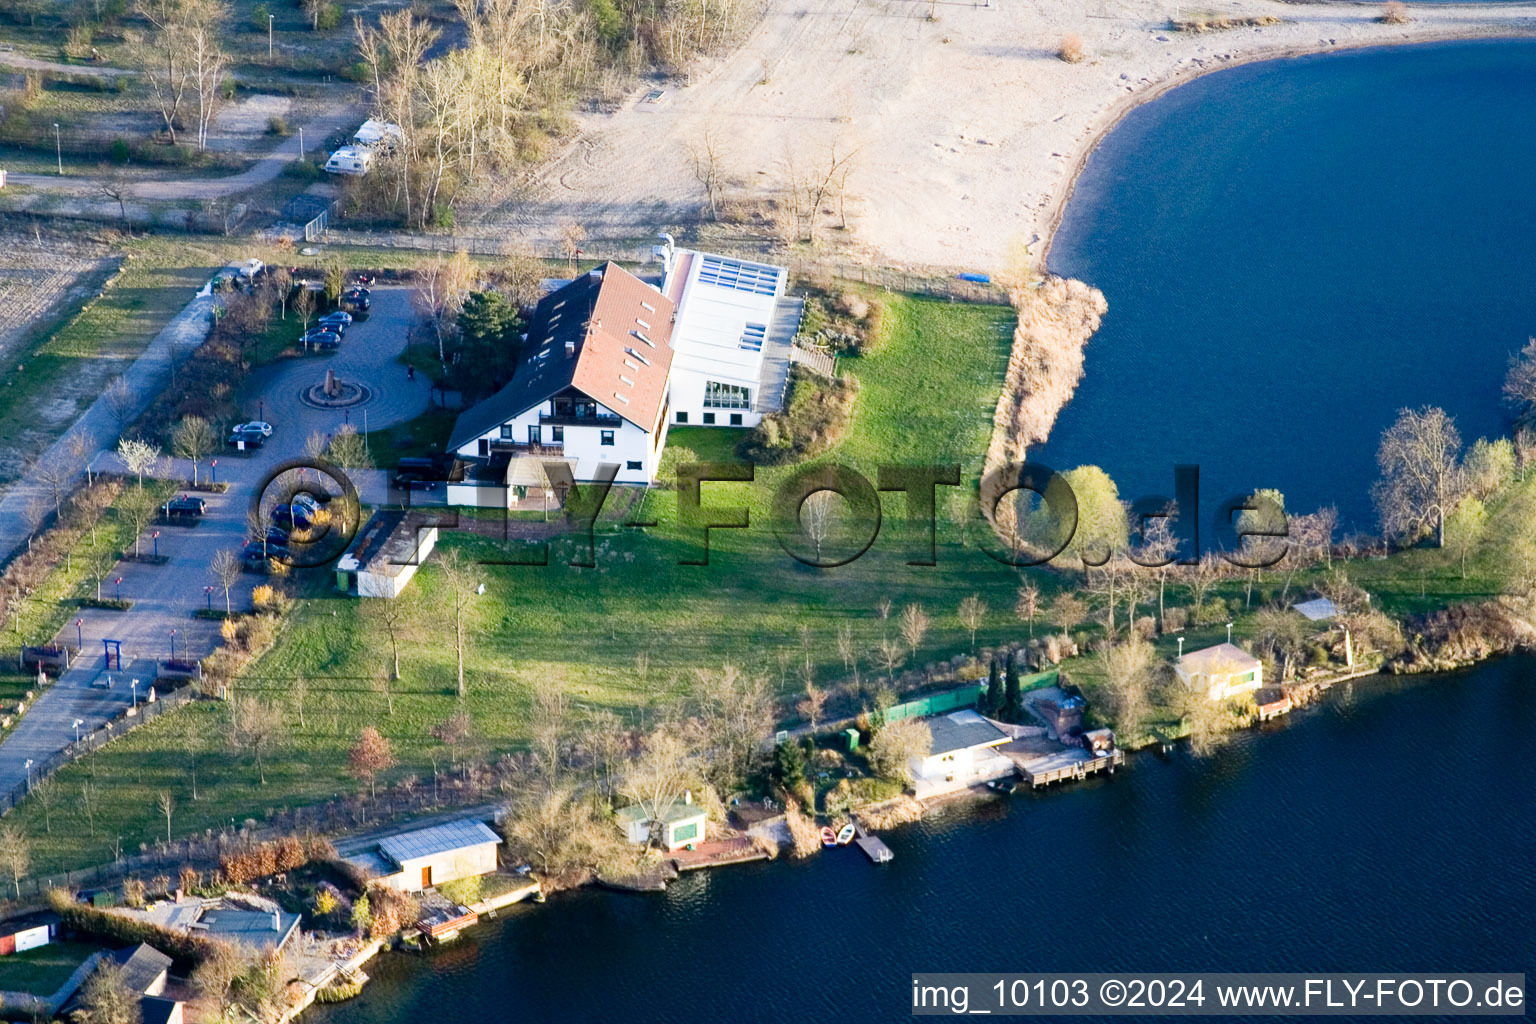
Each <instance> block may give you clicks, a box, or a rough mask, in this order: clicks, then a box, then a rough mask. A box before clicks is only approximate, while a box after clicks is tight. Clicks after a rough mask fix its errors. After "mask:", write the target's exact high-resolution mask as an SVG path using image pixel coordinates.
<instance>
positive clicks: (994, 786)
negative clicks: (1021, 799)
mask: <svg viewBox="0 0 1536 1024" xmlns="http://www.w3.org/2000/svg"><path fill="white" fill-rule="evenodd" d="M1017 787H1018V783H1017V782H1016V781H1015V780H1013V779H993V780H992V781H991V782H989V783H987V788H988V789H990V790H994V791H996V792H998V793H1012V792H1013V791H1014V789H1015V788H1017Z"/></svg>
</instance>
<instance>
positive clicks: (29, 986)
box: [0, 941, 100, 996]
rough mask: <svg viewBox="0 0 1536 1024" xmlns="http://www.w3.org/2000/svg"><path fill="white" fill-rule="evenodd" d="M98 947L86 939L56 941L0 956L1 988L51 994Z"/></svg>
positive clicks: (9, 990)
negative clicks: (85, 940) (80, 940)
mask: <svg viewBox="0 0 1536 1024" xmlns="http://www.w3.org/2000/svg"><path fill="white" fill-rule="evenodd" d="M99 948H100V947H98V946H93V945H91V944H89V943H86V942H63V941H55V942H50V943H48V945H46V946H39V947H38V948H36V949H28V950H25V951H23V952H21V953H12V954H10V955H9V956H4V957H0V990H3V991H6V992H30V993H32V994H33V995H39V996H51V995H53V993H54V992H56V991H58V988H59V986H60V985H62V984H64V983H65V982H66V981H68V980H69V976H70V975H71V974H73V973H75V968H77V967H79V966H80V965H81V964H82V963H84V962H85V958H86V957H88V956H90V955H91V954H92V953H94V952H96V950H97V949H99Z"/></svg>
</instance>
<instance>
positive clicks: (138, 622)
mask: <svg viewBox="0 0 1536 1024" xmlns="http://www.w3.org/2000/svg"><path fill="white" fill-rule="evenodd" d="M183 315H186V314H183ZM203 315H204V316H205V317H206V315H207V314H206V307H203ZM414 318H415V314H414V313H413V312H412V310H411V304H410V292H409V290H407V289H405V288H376V289H374V291H373V315H372V316H371V317H370V318H369V319H368V320H366V321H361V322H359V323H357V324H355V325H354V326H353V327H352V329H351V330H350V331H348V332H347V336H346V340H345V341H344V342H343V343H342V346H341V349H340V350H339V351H337V352H336V353H334V354H332V355H329V356H311V357H307V358H302V359H290V360H283V361H281V362H279V363H276V364H273V365H271V366H268V367H266V368H264V369H263V370H261V371H259V372H258V373H257V374H255V375H253V376H252V378H251V380H250V382H249V384H248V386H247V388H246V393H247V396H248V398H247V399H246V401H245V403H244V408H243V410H242V412H243V414H244V415H245V416H247V417H249V418H251V419H255V418H257V415H258V413H259V414H260V415H261V416H262V417H263V418H265V419H266V420H267V421H268V422H270V423H272V424H273V427H274V432H273V435H272V439H271V440H270V441H269V442H268V443H267V445H266V446H265V447H264V448H262V449H260V450H259V451H256V452H252V453H249V454H245V455H239V454H235V453H232V452H227V453H226V454H223V455H220V456H219V465H218V469H217V471H216V472H217V479H218V480H219V481H221V482H227V483H229V484H230V488H229V491H228V492H226V493H224V494H206V495H204V497H205V498H206V499H207V501H208V513H207V515H206V516H204V518H203V520H202V521H201V522H200V523H199V524H198V525H197V526H195V527H176V526H164V527H158V529H159V530H160V540H159V544H160V548H159V550H160V553H161V554H162V555H165V556H167V557H169V559H170V561H169V562H168V563H167V564H165V565H147V564H142V563H137V562H124V563H119V564H118V566H117V567H116V568H115V569H114V570H113V571H112V573H111V575H110V576H109V579H110V580H115V579H116V578H117V577H118V576H121V577H122V579H123V583H122V595H123V597H124V598H126V599H128V600H131V601H133V602H134V605H133V608H132V609H131V610H130V611H127V612H113V611H107V610H105V609H82V611H81V613H80V615H79V618H80V620H81V625H80V627H79V629H78V631H77V629H76V627H75V625H74V623H73V621H72V622H71V623H70V624H69V625H68V626H66V627H65V628H64V630H62V631H61V633H60V637H61V638H62V639H64V640H67V641H68V642H70V643H74V642H75V641H76V639H77V636H79V637H83V641H84V647H83V649H84V652H85V654H84V656H83V657H81V658H80V659H78V660H77V661H76V663H75V665H73V666H72V667H71V668H70V669H69V670H68V671H67V672H65V673H64V676H63V678H61V679H60V680H59V682H58V683H57V684H55V685H54V686H53V687H52V688H50V689H48V690H46V691H44V692H43V694H42V695H41V696H40V697H39V698H38V700H37V702H36V704H34V705H33V707H31V708H30V709H28V711H27V713H26V714H25V715H23V716H22V718H21V721H20V722H18V723H17V726H16V729H15V731H14V732H12V733H11V735H10V736H9V737H8V738H7V739H6V740H5V742H4V743H3V744H0V792H4V791H6V790H8V789H10V788H11V787H12V786H15V785H17V784H19V783H20V782H22V781H23V780H25V778H26V767H25V762H26V760H27V759H28V758H31V759H32V760H34V761H41V760H42V759H43V758H45V757H47V756H49V755H50V754H52V753H53V752H54V751H57V750H61V749H63V748H64V747H65V746H66V745H67V744H68V743H69V742H70V741H71V740H72V739H73V736H74V734H73V730H72V728H71V725H70V723H71V722H72V721H73V720H74V719H75V718H81V719H84V720H85V722H86V725H85V726H82V727H81V732H82V734H84V732H85V731H86V729H92V728H98V727H100V726H101V725H102V724H104V723H105V722H107V721H108V720H110V719H111V718H112V717H114V716H116V715H117V714H118V713H119V712H120V711H121V710H122V708H123V706H124V705H126V704H127V702H128V700H129V694H128V692H127V691H126V690H125V689H123V687H122V686H121V685H119V687H118V688H117V689H116V690H102V689H93V688H92V687H91V685H90V684H91V681H92V680H93V679H95V678H96V677H97V676H98V675H99V674H100V673H101V672H102V670H103V667H104V664H103V661H104V659H103V655H102V643H101V642H102V640H103V638H111V639H115V640H119V641H121V643H122V653H123V659H124V661H125V663H126V662H127V661H128V660H129V659H131V658H166V657H169V656H170V631H171V630H172V629H174V630H176V631H177V635H176V653H177V657H187V656H191V657H196V658H201V657H203V656H204V655H206V654H207V653H208V652H209V651H211V650H212V649H213V647H214V645H215V644H216V643H217V641H218V628H217V626H218V624H217V623H216V622H213V621H208V620H200V619H196V618H194V617H193V615H194V613H195V612H196V610H197V609H199V608H203V607H205V606H206V605H207V603H208V600H209V598H208V595H207V594H206V593H205V589H204V588H206V587H207V586H209V585H210V584H212V583H213V580H212V579H211V578H210V576H209V574H208V564H209V562H210V561H211V560H212V559H213V556H214V555H215V554H216V553H217V552H219V551H220V550H224V549H234V550H238V549H239V548H240V547H241V545H242V544H244V542H245V539H246V510H247V509H248V508H249V507H250V503H251V499H252V497H253V496H254V494H255V489H256V486H257V484H259V483H260V482H261V481H262V479H263V478H264V477H265V476H266V474H267V473H268V472H269V471H270V470H271V469H272V468H273V467H274V466H276V465H277V464H278V463H280V462H283V461H284V460H286V459H291V458H296V457H298V456H300V455H302V454H303V451H304V442H305V439H306V438H308V437H309V435H310V434H311V433H313V432H314V431H320V432H322V433H332V432H334V431H336V430H337V429H339V428H340V427H341V426H342V425H343V423H345V422H348V421H349V420H350V422H352V423H355V424H360V423H361V422H362V419H363V411H364V410H366V411H367V416H368V426H369V429H370V430H374V429H376V428H379V427H384V426H389V425H391V424H394V423H399V422H402V421H404V420H408V419H414V418H415V417H417V416H419V415H421V414H422V413H423V412H426V411H427V408H428V406H429V404H430V399H431V394H430V387H429V385H428V384H427V382H426V380H425V376H424V375H419V376H418V377H417V379H416V380H414V381H409V380H407V379H406V376H405V367H403V366H402V365H400V364H399V363H398V362H396V359H397V357H398V356H399V355H400V353H401V352H403V351H404V349H405V343H406V338H407V333H408V329H409V327H410V324H411V323H412V322H413V320H414ZM178 319H179V318H178ZM168 330H169V328H168ZM157 341H158V339H157ZM146 354H147V353H146ZM327 369H333V370H335V371H336V375H337V377H338V378H340V379H342V380H345V381H362V382H365V383H367V384H368V386H369V387H370V388H372V389H373V395H372V397H371V398H370V399H369V400H368V401H367V402H365V403H364V404H362V405H360V406H354V407H353V408H352V409H351V410H350V411H349V412H348V413H342V412H335V411H325V410H319V409H314V408H311V407H310V406H308V405H305V404H304V403H303V402H302V401H300V399H299V394H300V392H301V391H303V390H304V389H306V388H308V387H309V386H310V385H312V384H316V383H320V382H321V381H323V380H324V378H325V371H326V370H327ZM135 393H136V394H138V393H139V392H138V391H137V390H136V391H135ZM258 400H259V404H258ZM146 401H147V399H146ZM93 409H94V407H93ZM87 416H89V413H88V414H87ZM115 463H116V458H115V456H112V455H109V454H103V455H102V456H100V457H99V458H98V463H97V464H98V466H101V467H104V468H114V469H120V468H121V467H118V466H117V465H116V464H115ZM167 465H168V467H169V473H168V474H167V473H166V471H165V470H162V471H161V475H169V476H171V477H174V478H179V479H187V478H188V477H190V475H191V474H190V467H189V466H187V465H186V464H185V463H180V462H174V461H170V460H167ZM206 470H207V467H206V465H205V466H204V472H206ZM384 478H385V477H384V474H382V473H360V474H359V482H358V486H359V490H360V492H361V493H362V497H363V500H364V501H370V500H371V501H374V502H378V501H381V500H383V493H382V490H383V485H384ZM151 547H152V545H151V543H150V541H149V540H148V538H147V537H146V538H145V539H144V541H143V550H144V551H145V552H146V553H147V552H149V551H150V550H151ZM261 581H262V577H260V576H256V575H252V574H247V575H246V576H244V577H243V578H242V580H241V582H240V583H239V585H238V586H237V587H236V588H235V589H234V590H233V591H232V592H231V594H230V600H231V604H232V607H234V608H235V609H237V610H239V609H245V608H249V607H250V595H251V589H252V588H253V587H254V586H256V585H257V584H258V583H260V582H261ZM102 592H103V595H112V594H115V592H116V586H115V584H111V583H109V584H107V585H105V586H104V587H103V591H102ZM212 601H213V604H214V605H215V606H218V605H219V604H220V603H222V601H223V594H222V593H220V592H215V593H214V594H213V595H212Z"/></svg>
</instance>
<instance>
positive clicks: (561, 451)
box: [491, 440, 565, 458]
mask: <svg viewBox="0 0 1536 1024" xmlns="http://www.w3.org/2000/svg"><path fill="white" fill-rule="evenodd" d="M496 452H506V453H507V454H509V455H551V456H554V457H556V458H563V457H564V456H565V445H563V444H528V443H526V442H519V441H502V440H493V441H491V453H492V454H495V453H496Z"/></svg>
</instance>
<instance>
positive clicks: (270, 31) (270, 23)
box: [267, 14, 277, 60]
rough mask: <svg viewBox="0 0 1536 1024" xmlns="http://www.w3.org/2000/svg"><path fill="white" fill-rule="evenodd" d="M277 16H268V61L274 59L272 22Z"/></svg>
mask: <svg viewBox="0 0 1536 1024" xmlns="http://www.w3.org/2000/svg"><path fill="white" fill-rule="evenodd" d="M276 17H277V15H275V14H269V15H267V60H271V59H272V21H273V19H274V18H276Z"/></svg>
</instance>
